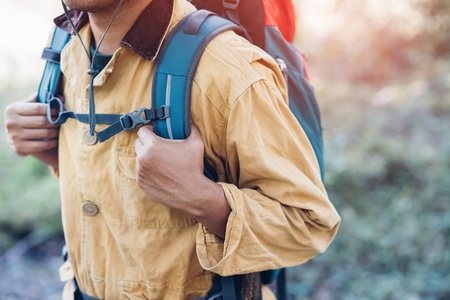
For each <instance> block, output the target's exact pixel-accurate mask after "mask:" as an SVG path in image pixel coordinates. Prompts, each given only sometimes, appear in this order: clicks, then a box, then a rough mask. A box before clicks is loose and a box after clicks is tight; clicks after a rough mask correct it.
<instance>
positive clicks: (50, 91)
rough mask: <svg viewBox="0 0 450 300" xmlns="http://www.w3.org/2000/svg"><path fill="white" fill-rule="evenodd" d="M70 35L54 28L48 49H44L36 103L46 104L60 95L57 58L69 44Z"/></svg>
mask: <svg viewBox="0 0 450 300" xmlns="http://www.w3.org/2000/svg"><path fill="white" fill-rule="evenodd" d="M70 38H71V35H70V34H69V33H68V32H66V31H64V30H62V29H61V28H58V27H56V29H55V32H54V33H53V37H52V42H51V45H50V48H45V49H44V52H43V54H42V58H43V59H45V60H47V63H46V64H45V69H44V74H43V75H42V79H41V83H40V84H39V91H38V101H39V102H42V103H48V102H49V100H50V99H51V98H52V97H54V96H57V95H59V94H60V85H61V80H62V73H61V72H60V65H59V58H60V55H61V51H62V49H63V48H64V46H65V45H66V44H67V43H68V42H69V40H70Z"/></svg>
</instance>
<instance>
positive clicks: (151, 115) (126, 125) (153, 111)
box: [47, 97, 170, 143]
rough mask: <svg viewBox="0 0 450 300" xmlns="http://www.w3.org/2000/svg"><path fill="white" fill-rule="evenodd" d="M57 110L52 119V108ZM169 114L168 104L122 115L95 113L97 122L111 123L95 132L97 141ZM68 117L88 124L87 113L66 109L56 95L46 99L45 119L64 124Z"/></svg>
mask: <svg viewBox="0 0 450 300" xmlns="http://www.w3.org/2000/svg"><path fill="white" fill-rule="evenodd" d="M54 109H56V110H58V111H59V112H58V117H57V118H56V120H55V119H53V117H52V110H54ZM169 115H170V109H169V106H167V105H163V106H161V107H156V108H145V107H143V108H141V109H139V110H135V111H133V112H131V113H126V114H124V115H118V114H96V115H95V117H96V121H97V123H98V124H111V126H109V127H107V128H105V129H104V130H102V131H100V132H98V133H97V139H98V141H99V142H100V143H101V142H104V141H106V140H108V139H109V138H111V137H113V136H114V135H116V134H118V133H120V132H122V131H125V130H132V129H135V128H137V127H140V126H142V125H146V124H148V123H150V122H151V121H153V120H162V119H166V118H168V117H169ZM68 118H72V119H76V120H78V121H79V122H81V123H85V124H89V114H77V113H75V112H74V111H67V110H66V109H65V108H64V105H63V103H62V101H61V100H60V99H59V98H57V97H51V98H50V100H48V107H47V119H48V121H49V122H50V123H51V124H53V125H61V124H64V123H65V122H66V121H67V119H68Z"/></svg>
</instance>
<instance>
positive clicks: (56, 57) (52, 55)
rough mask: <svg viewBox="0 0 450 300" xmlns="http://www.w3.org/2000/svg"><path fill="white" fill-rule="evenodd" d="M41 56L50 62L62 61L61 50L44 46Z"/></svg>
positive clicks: (57, 62)
mask: <svg viewBox="0 0 450 300" xmlns="http://www.w3.org/2000/svg"><path fill="white" fill-rule="evenodd" d="M41 58H42V59H45V60H47V61H49V62H52V63H55V64H59V62H60V61H61V52H60V51H56V50H53V49H51V48H44V51H42V56H41Z"/></svg>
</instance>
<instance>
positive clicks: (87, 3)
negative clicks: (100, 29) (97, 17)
mask: <svg viewBox="0 0 450 300" xmlns="http://www.w3.org/2000/svg"><path fill="white" fill-rule="evenodd" d="M119 2H120V0H64V3H65V4H66V5H67V6H68V7H69V8H70V9H73V10H79V11H85V12H88V13H100V12H105V11H108V10H112V9H115V8H116V7H117V5H118V4H119Z"/></svg>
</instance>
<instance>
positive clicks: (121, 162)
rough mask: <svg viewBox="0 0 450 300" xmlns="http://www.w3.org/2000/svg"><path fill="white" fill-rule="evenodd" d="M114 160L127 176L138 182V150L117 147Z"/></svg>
mask: <svg viewBox="0 0 450 300" xmlns="http://www.w3.org/2000/svg"><path fill="white" fill-rule="evenodd" d="M114 160H115V161H116V164H117V166H118V167H119V169H120V171H122V173H123V174H124V175H125V176H127V177H128V178H130V179H133V180H136V150H135V149H134V148H131V147H120V146H117V147H116V148H115V151H114Z"/></svg>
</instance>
